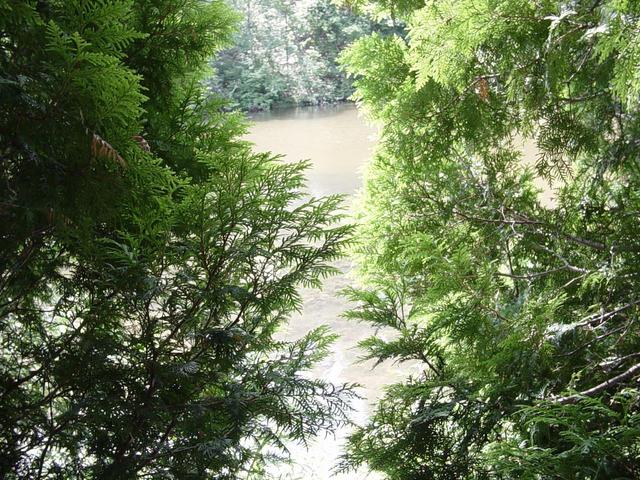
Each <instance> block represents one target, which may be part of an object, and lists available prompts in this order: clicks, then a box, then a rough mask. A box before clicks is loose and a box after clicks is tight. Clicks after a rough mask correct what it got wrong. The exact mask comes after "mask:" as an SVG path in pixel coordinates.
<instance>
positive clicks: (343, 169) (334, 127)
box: [246, 104, 411, 480]
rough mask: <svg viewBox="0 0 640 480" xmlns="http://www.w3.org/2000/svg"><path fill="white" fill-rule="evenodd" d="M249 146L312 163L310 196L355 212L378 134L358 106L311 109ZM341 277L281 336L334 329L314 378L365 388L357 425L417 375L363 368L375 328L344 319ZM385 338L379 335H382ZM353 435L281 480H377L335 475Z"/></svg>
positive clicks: (323, 446) (317, 448)
mask: <svg viewBox="0 0 640 480" xmlns="http://www.w3.org/2000/svg"><path fill="white" fill-rule="evenodd" d="M252 121H253V122H254V123H253V125H252V127H251V129H250V133H249V134H248V135H247V136H246V139H247V140H249V141H251V142H253V143H254V144H255V149H256V150H257V151H261V152H263V151H271V152H274V153H279V154H283V155H284V156H285V159H286V160H291V161H295V160H302V159H309V160H311V162H312V166H311V168H310V170H309V171H308V182H309V191H310V193H311V194H312V195H328V194H334V193H340V194H345V195H347V199H346V203H347V207H348V208H350V207H351V205H352V202H353V200H354V198H355V197H354V196H355V195H356V194H357V191H358V190H359V189H360V188H361V185H362V173H363V170H364V168H365V167H366V165H367V163H368V161H369V159H370V158H371V156H372V152H373V147H374V144H375V141H376V129H375V128H374V127H373V126H371V125H368V124H367V123H366V122H365V121H364V119H362V118H361V117H360V116H359V115H358V112H357V111H356V108H355V106H354V105H352V104H339V105H332V106H326V107H309V108H297V109H291V110H284V111H279V112H269V113H261V114H258V115H255V116H253V117H252ZM337 265H338V267H339V268H340V270H341V272H342V273H341V274H339V275H336V276H333V277H331V278H329V279H328V280H326V281H325V283H324V286H323V289H322V290H311V289H303V292H302V293H303V300H304V303H303V311H302V314H300V315H296V316H294V317H292V318H291V320H290V321H289V324H288V325H287V326H286V327H285V330H284V331H283V332H282V335H284V337H285V338H289V339H293V338H299V337H301V336H302V335H304V333H305V332H307V331H309V330H310V329H312V328H315V327H317V326H320V325H323V324H324V325H329V326H330V327H331V329H332V330H333V332H335V333H337V334H338V335H340V337H339V339H338V340H337V341H336V342H335V344H334V345H333V349H332V352H331V354H330V355H329V357H328V358H327V359H326V360H325V361H324V362H322V364H321V365H320V366H319V367H318V368H317V369H316V370H315V371H314V372H313V374H314V375H318V376H320V377H321V378H325V379H328V380H331V381H332V382H335V383H342V382H355V383H359V384H360V385H363V388H362V389H360V390H359V393H360V394H361V395H362V396H363V398H362V400H359V401H357V402H356V404H355V409H356V410H355V413H354V420H355V421H356V422H357V423H363V422H364V421H365V419H366V417H367V414H368V412H369V411H370V408H371V405H372V403H373V402H375V400H376V399H378V398H379V397H380V395H381V394H382V393H383V391H384V386H385V385H388V384H390V383H393V382H395V381H398V380H400V379H401V378H404V377H405V376H407V375H408V374H409V373H411V371H410V369H408V368H406V367H404V366H400V365H394V364H392V363H385V364H382V365H379V366H378V367H376V368H375V369H373V364H372V363H371V362H368V363H361V362H358V357H359V355H360V354H361V353H362V352H360V351H359V350H358V349H357V344H358V342H359V341H360V340H363V339H365V338H366V337H368V336H370V335H372V334H374V331H373V329H372V328H371V327H369V326H368V325H364V324H361V323H356V322H354V321H347V320H345V319H343V318H342V317H341V314H342V313H343V312H344V311H346V310H347V309H348V308H349V306H350V305H349V303H348V302H347V301H346V300H345V299H343V298H341V297H340V296H339V295H338V292H339V291H340V290H341V289H343V288H344V287H346V286H348V285H350V284H351V283H352V281H351V278H350V272H351V265H350V264H349V262H348V261H347V260H346V259H345V260H341V261H339V262H338V264H337ZM378 334H379V335H381V334H380V333H378ZM346 433H347V431H346V430H345V431H341V432H338V434H337V436H336V438H335V439H334V438H333V437H329V438H326V439H325V438H320V439H318V440H317V441H315V442H313V443H312V445H311V446H310V448H309V450H306V449H304V448H302V447H296V446H294V447H292V460H293V464H292V465H291V466H287V467H285V468H284V469H279V471H278V475H279V478H281V479H282V480H298V479H304V480H328V479H329V478H333V479H336V480H338V479H340V480H346V479H349V480H356V479H364V478H366V479H370V480H373V479H377V478H380V477H378V476H377V475H375V474H372V473H367V472H365V471H361V472H356V473H353V472H352V473H349V474H345V475H336V476H331V468H332V466H334V465H335V464H336V463H337V461H338V456H339V455H340V452H341V445H342V443H343V440H344V436H345V435H346Z"/></svg>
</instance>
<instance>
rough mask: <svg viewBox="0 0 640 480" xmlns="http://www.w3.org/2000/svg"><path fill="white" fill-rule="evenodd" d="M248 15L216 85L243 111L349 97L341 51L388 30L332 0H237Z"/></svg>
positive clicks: (223, 57) (224, 56)
mask: <svg viewBox="0 0 640 480" xmlns="http://www.w3.org/2000/svg"><path fill="white" fill-rule="evenodd" d="M230 5H231V6H232V7H233V8H234V9H235V10H237V11H238V12H240V13H241V14H242V16H243V20H242V21H241V22H240V29H239V31H238V33H237V34H236V37H235V40H234V45H233V46H232V47H231V48H228V49H226V50H224V51H222V52H221V53H220V55H218V57H217V59H216V61H215V64H214V67H215V69H216V74H215V76H214V78H213V79H212V80H211V82H210V83H211V87H212V88H213V89H214V90H215V91H217V92H219V93H221V94H222V95H224V96H225V97H227V98H229V99H231V104H232V105H233V106H235V107H237V108H239V109H242V110H249V111H251V110H269V109H270V108H271V107H274V106H275V107H278V106H286V105H296V104H299V105H317V104H322V103H329V102H336V101H341V100H346V99H347V98H348V97H349V96H350V95H351V94H352V93H353V88H352V86H351V81H350V80H348V79H347V78H346V75H345V74H344V73H343V72H342V71H341V70H340V69H339V68H338V63H337V57H338V54H339V53H340V52H341V51H342V50H343V49H344V48H345V47H346V46H347V45H348V44H350V43H351V42H353V41H354V40H356V39H357V38H360V37H362V36H363V35H366V34H368V33H370V32H371V31H373V30H374V29H376V30H385V31H386V30H388V29H389V28H390V27H387V26H386V24H384V23H376V22H372V21H370V20H368V19H366V18H365V17H363V16H359V15H356V14H354V13H353V12H351V11H350V10H348V9H347V8H345V7H339V6H337V5H336V4H335V3H333V2H332V1H331V0H310V1H304V2H291V1H283V0H232V1H231V2H230Z"/></svg>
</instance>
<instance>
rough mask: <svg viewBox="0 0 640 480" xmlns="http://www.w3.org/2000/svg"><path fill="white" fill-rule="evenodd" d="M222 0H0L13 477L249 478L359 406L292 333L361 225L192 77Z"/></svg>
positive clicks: (222, 9)
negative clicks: (314, 192) (319, 375)
mask: <svg viewBox="0 0 640 480" xmlns="http://www.w3.org/2000/svg"><path fill="white" fill-rule="evenodd" d="M235 18H236V16H235V14H234V13H233V12H232V11H230V10H229V9H228V8H227V7H226V6H225V5H224V4H223V3H222V2H221V1H217V0H214V1H203V0H153V1H152V0H148V1H147V0H141V1H136V2H133V1H130V0H98V1H86V0H64V1H63V0H51V1H30V0H2V1H0V155H1V162H0V179H1V181H0V185H1V186H0V196H1V198H0V202H1V203H0V218H1V222H0V477H2V478H6V479H27V478H28V479H45V478H86V479H94V478H95V479H98V478H99V479H116V478H117V479H121V478H144V477H148V478H185V479H187V478H189V479H196V478H219V479H222V478H238V477H241V476H245V477H246V476H250V475H252V472H261V471H264V468H265V465H266V464H267V463H268V462H270V461H274V460H277V459H278V458H279V457H280V456H281V453H282V452H283V451H285V452H286V446H285V442H286V441H290V440H291V439H293V440H296V441H302V442H305V441H306V440H307V439H308V438H310V437H311V436H313V435H315V434H316V433H318V432H320V431H329V432H330V431H332V430H333V429H335V428H336V427H337V426H339V425H341V424H343V423H344V422H346V411H347V410H348V406H347V402H348V399H349V398H350V397H351V396H352V390H351V388H350V386H348V385H331V384H329V383H327V382H324V381H320V380H314V379H310V378H309V377H308V376H305V375H304V371H306V370H309V369H310V368H311V367H312V366H313V365H314V364H315V363H316V362H317V361H318V360H319V359H321V358H322V357H323V355H325V354H326V353H327V351H328V348H329V345H330V343H331V341H332V339H333V336H332V335H331V334H330V333H328V332H327V331H326V329H318V330H314V331H311V332H309V333H308V335H306V336H305V337H304V338H302V339H300V340H298V341H293V342H284V341H276V340H275V339H274V337H273V334H274V331H275V330H276V329H277V327H278V326H279V325H280V324H281V323H282V322H283V321H285V320H286V318H287V316H288V315H289V314H290V313H291V312H292V311H294V310H296V309H297V308H299V307H300V297H299V295H298V293H297V289H298V287H299V286H301V285H305V286H318V285H319V283H320V281H321V279H322V278H323V277H325V276H326V275H329V274H331V273H332V271H333V268H332V267H331V261H332V260H333V259H335V258H336V257H337V256H338V255H340V251H341V249H342V247H343V245H344V244H345V242H346V239H347V234H348V233H349V229H350V227H348V226H344V224H343V223H342V222H339V220H340V215H338V214H335V213H334V212H335V211H336V210H337V209H338V208H339V203H340V199H339V198H337V197H329V198H324V199H314V198H308V197H307V196H306V195H305V194H304V171H305V168H306V166H307V165H306V163H304V162H302V163H283V162H282V161H281V160H280V159H279V158H277V157H275V156H273V155H270V154H255V153H252V151H251V148H250V146H249V145H247V144H246V143H245V142H242V141H240V140H238V136H239V135H240V134H241V133H242V132H243V131H244V126H243V123H242V120H241V118H240V117H238V116H234V115H229V114H225V113H222V112H221V107H222V106H223V103H222V102H221V101H220V100H217V99H211V98H209V97H208V96H207V95H205V93H204V92H203V89H202V88H201V83H200V78H201V76H202V75H203V74H204V73H205V69H204V66H205V65H206V63H207V61H208V60H209V59H210V57H211V55H212V54H214V52H215V51H216V50H217V49H219V48H220V47H222V46H223V45H225V44H226V42H227V41H228V40H229V37H230V35H231V33H232V31H233V28H234V21H235Z"/></svg>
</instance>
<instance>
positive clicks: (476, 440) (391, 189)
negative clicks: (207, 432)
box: [343, 0, 640, 479]
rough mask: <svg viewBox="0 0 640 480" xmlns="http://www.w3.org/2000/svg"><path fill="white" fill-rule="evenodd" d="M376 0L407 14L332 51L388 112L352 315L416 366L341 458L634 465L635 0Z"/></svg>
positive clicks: (438, 469) (377, 352)
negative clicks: (403, 28) (403, 29)
mask: <svg viewBox="0 0 640 480" xmlns="http://www.w3.org/2000/svg"><path fill="white" fill-rule="evenodd" d="M374 8H376V9H378V10H379V11H380V10H382V11H385V10H386V11H387V14H388V15H391V14H394V15H402V16H403V18H405V19H406V21H407V24H408V30H409V35H408V39H407V40H406V41H405V40H403V39H401V38H399V37H387V38H383V37H381V36H379V35H375V34H374V35H372V36H370V37H368V38H364V39H361V40H359V41H358V42H357V43H356V45H355V46H353V47H352V48H350V50H349V51H348V52H347V53H346V54H345V55H344V56H343V61H344V63H345V65H346V69H347V71H348V72H350V73H351V74H352V75H354V76H355V78H356V87H357V92H356V94H355V98H356V99H357V100H358V101H359V102H360V103H361V105H362V106H363V108H365V109H366V110H367V111H368V112H369V113H370V115H371V116H372V118H374V119H375V120H377V121H378V122H379V123H380V124H381V125H382V136H381V140H380V143H379V146H378V150H377V154H376V156H375V158H374V160H373V164H372V166H371V167H370V169H369V173H368V178H367V181H366V190H365V193H364V197H363V201H362V207H361V209H360V212H361V221H360V226H359V227H358V232H357V238H358V239H360V240H361V242H360V243H359V245H358V248H357V253H358V256H359V264H360V273H361V281H362V287H361V288H358V289H353V290H351V291H350V292H349V296H350V297H351V298H352V299H354V300H356V301H358V302H359V307H357V308H355V309H354V310H352V311H351V312H350V313H349V316H350V317H352V318H354V319H356V320H359V321H366V322H369V323H371V324H372V325H374V326H377V327H381V328H391V329H393V330H394V331H395V332H396V335H395V336H394V337H393V339H392V340H383V339H381V338H379V337H375V336H374V337H372V338H370V339H368V340H366V341H365V342H363V345H362V346H363V347H364V348H365V350H366V352H367V353H366V356H367V357H370V358H375V359H379V360H384V359H389V358H392V359H396V360H399V361H413V362H418V364H419V365H421V366H422V373H419V374H415V375H412V376H411V377H409V378H408V379H407V380H406V382H404V383H402V384H398V385H395V386H393V387H392V388H391V389H389V391H388V393H387V395H386V396H385V397H384V398H383V399H382V400H381V401H380V403H379V404H378V407H377V409H376V411H375V413H374V415H373V417H372V418H371V419H370V421H369V423H368V424H367V425H365V426H364V427H362V428H360V429H359V430H358V431H357V432H356V433H355V434H354V435H352V436H351V439H350V444H349V448H348V451H347V453H346V455H345V458H344V465H343V467H345V468H348V467H350V466H354V465H359V464H361V463H367V464H368V465H369V466H370V467H371V468H373V469H375V470H379V471H381V472H384V473H385V474H386V476H387V478H391V479H418V478H420V479H422V478H424V479H426V478H436V479H460V478H469V479H471V478H473V479H479V478H505V479H506V478H513V479H540V478H549V479H551V478H576V479H577V478H581V479H587V478H589V479H605V478H606V479H609V478H640V471H639V470H638V465H640V458H639V457H640V449H639V447H640V442H639V438H640V436H639V433H640V431H639V430H638V428H639V426H640V423H639V420H640V414H639V392H638V378H639V376H640V365H639V364H638V359H639V347H640V336H639V331H638V325H637V322H638V306H639V305H640V303H639V299H638V295H637V292H638V287H639V285H638V278H640V277H639V274H640V270H639V268H640V265H639V264H638V258H639V256H638V251H639V250H640V244H639V243H638V239H639V238H640V235H639V233H640V232H639V231H638V222H637V215H638V211H639V207H640V203H639V200H640V199H639V197H638V191H639V186H640V183H639V182H640V176H639V174H640V171H639V169H638V158H639V157H638V154H639V143H638V133H639V131H638V128H639V126H640V122H639V117H638V92H639V91H640V90H639V88H640V77H639V76H638V71H639V70H638V66H639V59H640V56H639V52H640V42H639V39H638V25H639V23H638V22H639V21H640V7H639V5H638V3H637V2H624V1H614V0H611V1H607V0H584V1H574V2H558V1H543V2H531V1H524V0H522V1H521V0H497V1H496V0H463V1H460V0H455V1H454V0H450V1H449V0H444V1H442V0H439V1H427V2H386V1H385V2H379V3H376V4H375V5H374ZM525 140H526V142H527V143H531V144H533V145H534V150H535V152H537V162H536V164H535V166H534V165H531V164H527V163H526V162H525V161H524V160H523V153H522V144H523V142H524V141H525ZM536 177H537V178H538V181H539V179H543V180H545V181H547V182H548V184H550V185H551V186H553V187H554V196H555V200H552V201H551V200H549V199H548V198H545V197H546V195H547V194H545V193H541V192H540V189H539V188H538V187H536V186H535V183H534V180H536Z"/></svg>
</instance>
